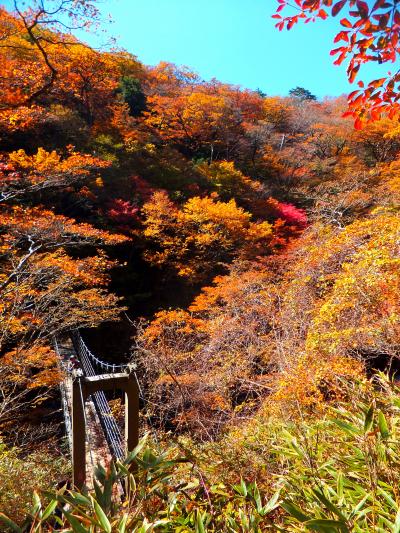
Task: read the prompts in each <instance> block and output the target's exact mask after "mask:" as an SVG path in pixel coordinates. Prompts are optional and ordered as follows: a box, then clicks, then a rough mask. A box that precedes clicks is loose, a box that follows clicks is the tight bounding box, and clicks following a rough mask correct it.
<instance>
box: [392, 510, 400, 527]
mask: <svg viewBox="0 0 400 533" xmlns="http://www.w3.org/2000/svg"><path fill="white" fill-rule="evenodd" d="M392 533H400V507H399V509H398V510H397V514H396V518H395V521H394V524H393V529H392Z"/></svg>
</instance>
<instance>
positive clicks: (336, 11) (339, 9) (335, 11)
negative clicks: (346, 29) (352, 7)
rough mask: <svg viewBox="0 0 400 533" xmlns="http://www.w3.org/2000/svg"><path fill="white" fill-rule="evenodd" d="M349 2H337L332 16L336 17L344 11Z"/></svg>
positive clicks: (343, 0)
mask: <svg viewBox="0 0 400 533" xmlns="http://www.w3.org/2000/svg"><path fill="white" fill-rule="evenodd" d="M346 1H347V0H341V1H340V2H337V3H336V4H335V5H334V6H333V8H332V15H333V16H334V17H336V15H337V14H338V13H339V12H340V11H341V10H342V9H343V7H344V5H345V3H346Z"/></svg>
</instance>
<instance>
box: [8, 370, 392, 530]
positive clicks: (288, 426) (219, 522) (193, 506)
mask: <svg viewBox="0 0 400 533" xmlns="http://www.w3.org/2000/svg"><path fill="white" fill-rule="evenodd" d="M343 388H344V390H345V389H346V388H347V393H348V394H347V399H346V400H345V401H341V402H336V404H335V405H332V406H328V407H327V408H326V409H325V410H324V412H323V414H321V413H319V414H318V416H315V415H314V416H313V415H312V414H310V413H308V414H307V415H306V414H304V413H302V412H301V410H300V411H299V417H298V418H297V419H296V420H294V419H293V418H292V420H288V421H285V420H284V419H283V418H282V417H281V418H279V417H276V416H275V417H273V416H270V417H266V416H259V417H256V418H255V419H254V420H253V421H252V422H251V423H250V424H248V426H246V427H244V428H240V429H237V430H235V431H232V433H231V434H229V435H227V436H226V437H225V439H224V440H223V441H221V442H219V443H213V444H212V445H211V444H208V445H207V446H203V447H202V448H199V447H196V446H193V447H192V448H191V449H190V448H189V447H188V444H189V443H188V442H187V441H186V442H185V443H184V444H182V442H178V443H175V444H173V445H170V446H169V447H168V448H167V449H165V450H164V451H163V452H160V451H156V450H155V447H152V446H149V445H148V444H146V442H145V441H143V442H142V443H141V445H140V446H139V447H138V448H137V449H136V450H135V451H134V452H133V453H131V454H130V456H129V457H128V458H127V459H126V460H125V461H124V462H122V463H117V464H116V465H115V466H114V465H112V466H111V467H110V468H109V470H108V471H107V472H106V471H105V470H104V469H102V468H99V469H98V470H97V473H96V477H97V485H96V488H95V491H94V492H93V493H91V492H89V493H88V492H75V491H68V490H66V489H64V488H63V489H61V490H60V491H58V492H55V493H53V494H51V495H50V496H49V495H45V494H44V493H41V494H38V493H36V492H35V493H34V495H33V501H34V503H33V506H32V508H31V510H30V512H29V514H28V516H27V517H26V519H25V520H24V521H19V525H17V523H14V522H11V521H9V520H8V519H7V518H5V516H4V515H2V521H3V525H4V527H8V528H9V529H10V530H12V531H16V532H27V531H32V532H33V531H34V532H46V531H54V530H57V531H64V532H67V531H68V532H73V533H75V532H76V533H94V532H108V533H111V532H114V531H116V532H119V533H124V532H137V533H139V532H140V533H142V532H150V531H160V532H163V531H164V532H168V531H171V532H172V531H176V532H189V531H193V532H203V531H209V532H212V531H214V532H254V533H261V532H263V531H267V530H271V531H288V532H306V531H321V532H326V533H331V532H345V533H346V532H363V533H368V532H400V494H399V486H400V483H399V482H400V391H399V390H398V389H397V387H395V386H394V385H393V384H391V383H389V382H388V381H387V380H385V379H381V381H380V382H379V383H376V384H375V385H374V386H371V385H370V384H369V385H368V386H365V384H354V383H352V384H343ZM132 467H133V468H134V469H136V473H135V476H133V475H132V473H131V472H130V470H131V468H132ZM242 476H243V477H242ZM121 483H122V484H123V486H124V487H125V488H126V499H125V501H124V502H123V503H120V502H119V501H117V500H116V499H115V498H114V496H113V494H115V489H116V486H117V485H118V484H121ZM43 496H47V497H48V498H49V499H48V500H47V501H46V504H43V503H42V499H43Z"/></svg>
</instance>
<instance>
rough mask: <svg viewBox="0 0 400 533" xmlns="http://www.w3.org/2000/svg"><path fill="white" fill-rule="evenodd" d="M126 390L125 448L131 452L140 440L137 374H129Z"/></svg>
mask: <svg viewBox="0 0 400 533" xmlns="http://www.w3.org/2000/svg"><path fill="white" fill-rule="evenodd" d="M124 392H125V449H126V452H127V453H129V452H131V451H132V450H134V449H135V448H136V446H137V445H138V442H139V393H138V386H137V383H136V379H135V376H134V375H133V374H128V379H127V381H126V386H125V389H124Z"/></svg>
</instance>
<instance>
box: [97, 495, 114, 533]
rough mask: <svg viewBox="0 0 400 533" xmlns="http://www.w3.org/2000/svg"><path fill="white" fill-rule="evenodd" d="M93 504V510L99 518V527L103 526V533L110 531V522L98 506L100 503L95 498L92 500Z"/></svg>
mask: <svg viewBox="0 0 400 533" xmlns="http://www.w3.org/2000/svg"><path fill="white" fill-rule="evenodd" d="M93 505H94V512H95V514H96V516H97V518H98V520H99V523H100V525H101V527H102V528H103V530H104V531H105V533H111V524H110V521H109V520H108V518H107V516H106V514H105V512H104V511H103V509H102V508H101V507H100V505H99V504H98V503H97V502H96V500H94V501H93Z"/></svg>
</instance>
